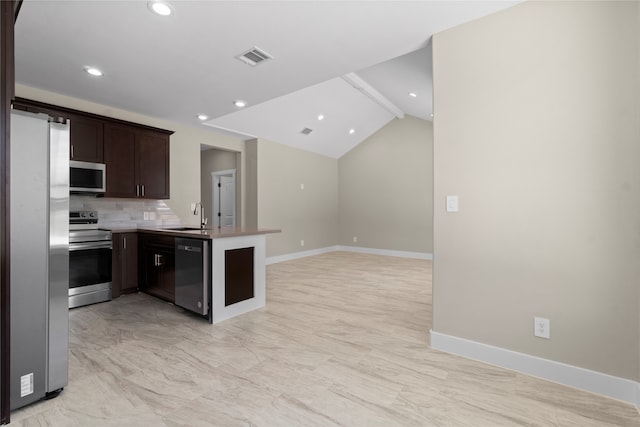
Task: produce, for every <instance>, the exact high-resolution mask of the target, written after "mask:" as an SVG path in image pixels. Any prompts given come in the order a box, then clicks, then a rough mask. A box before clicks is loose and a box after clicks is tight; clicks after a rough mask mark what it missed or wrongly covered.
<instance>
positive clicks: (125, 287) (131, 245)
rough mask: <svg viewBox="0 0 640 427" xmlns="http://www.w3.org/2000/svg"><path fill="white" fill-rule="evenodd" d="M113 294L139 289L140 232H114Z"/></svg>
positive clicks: (114, 296) (114, 295) (128, 292)
mask: <svg viewBox="0 0 640 427" xmlns="http://www.w3.org/2000/svg"><path fill="white" fill-rule="evenodd" d="M112 266H113V267H112V270H113V271H112V282H113V284H112V287H111V296H112V297H113V298H117V297H119V296H120V295H124V294H130V293H133V292H137V291H138V233H114V234H113V263H112Z"/></svg>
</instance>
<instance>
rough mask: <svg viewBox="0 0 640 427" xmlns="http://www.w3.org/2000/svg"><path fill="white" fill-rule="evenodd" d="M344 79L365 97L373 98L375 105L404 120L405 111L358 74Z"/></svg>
mask: <svg viewBox="0 0 640 427" xmlns="http://www.w3.org/2000/svg"><path fill="white" fill-rule="evenodd" d="M342 79H343V80H344V81H345V82H347V83H349V84H350V85H351V86H353V87H354V88H355V89H357V90H359V91H360V92H362V93H363V94H364V95H366V96H368V97H369V98H371V100H373V101H374V102H375V103H377V104H378V105H379V106H381V107H382V108H384V109H385V110H387V111H388V112H390V113H391V114H393V115H394V116H396V117H397V118H399V119H402V118H404V111H402V110H401V109H400V108H398V107H397V106H396V105H395V104H394V103H393V102H391V101H389V99H387V97H385V96H384V95H383V94H381V93H380V92H378V90H377V89H376V88H374V87H373V86H371V85H370V84H369V83H367V82H366V81H364V80H363V79H362V77H360V76H359V75H357V74H356V73H349V74H345V75H344V76H342Z"/></svg>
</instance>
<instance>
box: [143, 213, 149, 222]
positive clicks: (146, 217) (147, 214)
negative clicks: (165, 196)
mask: <svg viewBox="0 0 640 427" xmlns="http://www.w3.org/2000/svg"><path fill="white" fill-rule="evenodd" d="M142 219H144V220H145V221H149V212H145V213H143V214H142Z"/></svg>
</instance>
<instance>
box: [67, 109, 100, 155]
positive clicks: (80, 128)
mask: <svg viewBox="0 0 640 427" xmlns="http://www.w3.org/2000/svg"><path fill="white" fill-rule="evenodd" d="M70 120H71V128H70V133H69V135H70V136H69V138H70V141H71V144H70V146H69V148H70V153H69V154H70V159H71V160H80V161H82V162H97V163H102V162H103V159H104V155H103V135H104V130H103V127H104V126H103V122H102V121H100V120H96V119H91V118H88V117H82V116H76V115H74V116H71V117H70Z"/></svg>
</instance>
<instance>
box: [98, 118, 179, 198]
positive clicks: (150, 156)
mask: <svg viewBox="0 0 640 427" xmlns="http://www.w3.org/2000/svg"><path fill="white" fill-rule="evenodd" d="M104 135H105V142H104V161H105V163H106V165H107V191H106V194H105V196H106V197H130V198H145V199H168V198H169V134H168V133H161V132H157V131H150V130H146V129H140V128H137V127H134V126H126V125H122V124H108V125H107V127H106V129H105V133H104Z"/></svg>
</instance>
